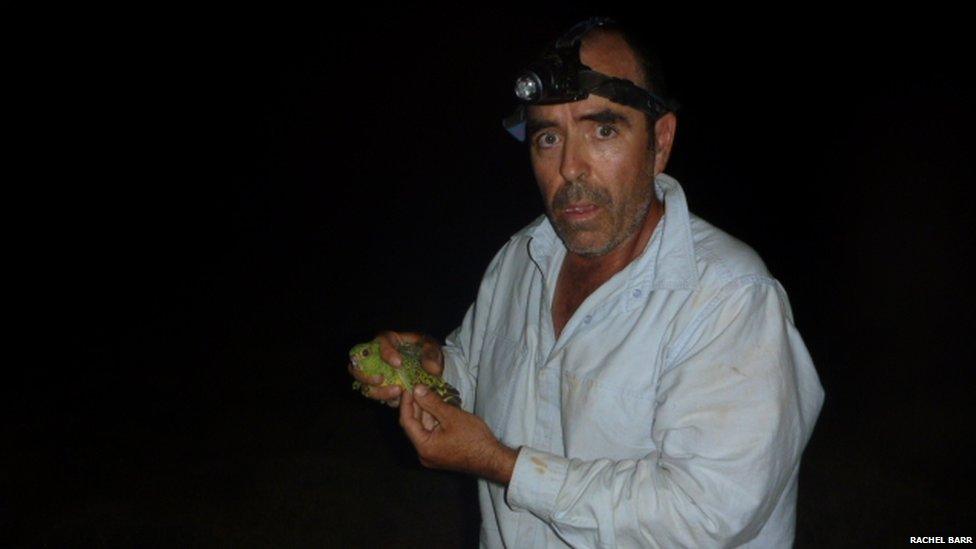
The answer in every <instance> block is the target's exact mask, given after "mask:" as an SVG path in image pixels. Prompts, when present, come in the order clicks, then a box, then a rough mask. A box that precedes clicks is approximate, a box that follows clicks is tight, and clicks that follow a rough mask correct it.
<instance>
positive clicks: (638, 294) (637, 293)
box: [634, 288, 641, 297]
mask: <svg viewBox="0 0 976 549" xmlns="http://www.w3.org/2000/svg"><path fill="white" fill-rule="evenodd" d="M640 296H641V291H640V288H637V289H635V290H634V297H640Z"/></svg>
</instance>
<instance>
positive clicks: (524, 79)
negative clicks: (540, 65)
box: [515, 72, 542, 103]
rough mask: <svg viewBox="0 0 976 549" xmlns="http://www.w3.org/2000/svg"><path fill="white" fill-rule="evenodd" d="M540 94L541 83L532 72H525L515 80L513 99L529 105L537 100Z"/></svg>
mask: <svg viewBox="0 0 976 549" xmlns="http://www.w3.org/2000/svg"><path fill="white" fill-rule="evenodd" d="M541 92H542V81H541V80H540V79H539V76H538V75H537V74H535V73H534V72H527V73H525V74H523V75H522V76H520V77H518V79H516V80H515V97H518V98H519V99H521V100H522V101H525V102H528V103H531V102H532V101H535V100H537V99H539V95H540V93H541Z"/></svg>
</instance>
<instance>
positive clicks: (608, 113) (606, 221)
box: [526, 28, 677, 256]
mask: <svg viewBox="0 0 976 549" xmlns="http://www.w3.org/2000/svg"><path fill="white" fill-rule="evenodd" d="M631 43H632V42H629V41H628V39H627V38H626V35H625V34H624V33H622V32H621V31H619V30H615V29H602V28H596V29H593V30H591V31H589V32H588V33H587V34H586V35H585V36H584V37H583V40H582V43H581V46H580V60H581V61H582V63H583V64H584V65H586V66H588V67H590V68H591V69H593V70H594V71H597V72H600V73H603V74H605V75H607V76H611V77H617V78H622V79H625V80H629V81H631V82H633V83H635V84H637V85H639V86H641V87H644V88H645V89H646V86H648V85H649V83H652V82H653V81H654V77H653V75H651V74H648V73H647V70H648V67H649V66H650V68H651V69H652V70H653V66H652V65H651V64H650V63H648V60H647V58H646V57H645V56H641V55H638V54H637V53H636V52H635V50H634V48H633V47H632V46H631ZM526 117H527V123H526V139H527V141H528V144H529V150H530V155H531V159H532V168H533V171H534V172H535V177H536V181H537V182H538V184H539V189H540V191H541V192H542V197H543V200H544V202H545V205H546V211H547V214H548V216H549V219H550V221H551V222H552V224H553V226H554V227H555V229H556V232H557V233H558V234H559V236H560V238H561V239H562V240H563V242H564V244H565V245H566V247H567V248H568V249H569V250H570V251H571V252H573V253H575V254H578V255H583V256H600V255H604V254H607V253H608V252H610V251H612V250H614V249H616V248H617V246H619V245H620V244H621V243H622V242H624V241H625V240H627V239H628V238H629V237H631V236H633V235H635V234H636V233H637V232H638V231H639V230H640V229H641V228H642V226H643V224H644V223H645V221H646V219H647V213H648V211H649V209H650V207H651V205H652V203H653V202H654V201H655V200H656V197H655V195H654V183H653V181H654V176H656V175H657V174H659V173H661V172H662V171H664V167H665V165H666V164H667V161H668V157H669V155H670V152H671V143H672V141H673V139H674V132H675V128H676V123H677V121H676V118H675V116H674V115H673V114H672V113H668V114H665V115H663V116H661V117H660V118H657V119H656V120H655V119H654V118H653V117H651V116H648V115H647V114H646V113H645V112H644V111H641V110H637V109H635V108H633V107H629V106H625V105H622V104H620V103H615V102H613V101H611V100H609V99H606V98H604V97H600V96H597V95H592V94H591V95H590V96H589V97H587V98H586V99H584V100H582V101H573V102H568V103H558V104H554V105H530V106H528V107H527V111H526Z"/></svg>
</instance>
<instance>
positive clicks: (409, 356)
mask: <svg viewBox="0 0 976 549" xmlns="http://www.w3.org/2000/svg"><path fill="white" fill-rule="evenodd" d="M420 349H421V347H420V345H417V344H413V343H402V344H400V345H397V351H399V352H400V356H402V357H403V362H402V363H401V365H400V367H399V368H395V367H393V366H391V365H389V364H387V363H386V361H384V360H383V358H382V357H381V356H380V342H379V341H376V340H373V341H370V342H369V343H360V344H359V345H356V346H355V347H353V348H352V349H351V350H350V351H349V360H351V361H352V365H353V368H355V369H357V370H359V371H360V372H362V373H364V374H366V375H368V376H383V383H381V384H380V385H381V386H383V387H386V386H388V385H398V386H400V388H401V389H403V390H404V391H413V386H414V385H417V384H418V383H422V384H424V385H426V386H428V387H430V390H431V391H433V392H435V393H437V395H438V396H440V397H441V398H442V399H443V400H444V402H446V403H448V404H453V405H454V406H458V407H460V406H461V393H459V392H458V390H457V389H455V388H454V387H452V386H451V385H450V384H449V383H448V382H446V381H444V380H443V379H442V378H441V377H440V376H435V375H434V374H431V373H429V372H428V371H427V370H424V368H423V367H422V366H421V365H420V361H421V352H420ZM352 388H353V389H354V390H357V391H359V392H361V393H363V395H366V394H367V393H368V392H369V387H368V386H366V385H365V384H363V383H360V382H358V381H355V382H353V384H352Z"/></svg>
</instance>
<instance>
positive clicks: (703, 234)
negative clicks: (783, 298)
mask: <svg viewBox="0 0 976 549" xmlns="http://www.w3.org/2000/svg"><path fill="white" fill-rule="evenodd" d="M690 224H691V235H692V241H693V242H694V248H695V261H696V264H697V266H698V272H699V275H700V282H701V284H702V285H706V286H725V285H726V284H728V283H729V282H732V281H734V280H741V279H746V278H756V279H770V280H771V279H772V276H771V275H770V273H769V270H768V269H767V268H766V264H765V263H764V262H763V260H762V258H761V257H759V254H758V253H757V252H756V251H755V250H754V249H753V248H752V247H751V246H749V245H748V244H746V243H745V242H743V241H741V240H739V239H738V238H736V237H734V236H732V235H730V234H729V233H727V232H725V231H723V230H722V229H719V228H718V227H716V226H714V225H712V224H711V223H709V222H707V221H705V220H704V219H701V218H700V217H697V216H695V215H691V216H690Z"/></svg>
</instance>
